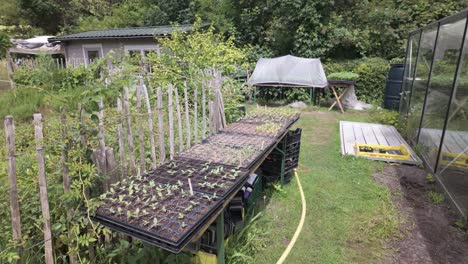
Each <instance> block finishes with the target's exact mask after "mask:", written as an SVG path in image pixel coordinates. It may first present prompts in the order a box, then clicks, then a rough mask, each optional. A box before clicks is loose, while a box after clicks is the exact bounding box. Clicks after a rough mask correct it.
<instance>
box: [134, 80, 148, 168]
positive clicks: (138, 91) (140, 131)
mask: <svg viewBox="0 0 468 264" xmlns="http://www.w3.org/2000/svg"><path fill="white" fill-rule="evenodd" d="M136 96H137V111H138V119H137V121H138V139H139V142H140V144H139V145H140V146H139V147H140V173H141V174H143V173H144V172H145V170H146V164H145V136H144V131H143V125H142V123H143V118H142V116H141V115H142V114H143V111H142V109H141V87H140V85H136Z"/></svg>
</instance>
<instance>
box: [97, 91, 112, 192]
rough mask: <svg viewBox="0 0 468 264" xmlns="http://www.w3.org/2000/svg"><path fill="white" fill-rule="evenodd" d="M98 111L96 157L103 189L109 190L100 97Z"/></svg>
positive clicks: (102, 105)
mask: <svg viewBox="0 0 468 264" xmlns="http://www.w3.org/2000/svg"><path fill="white" fill-rule="evenodd" d="M98 107H99V112H98V119H99V124H98V126H99V132H98V139H99V154H98V157H97V159H98V160H99V161H98V163H99V169H100V171H101V174H102V175H104V176H105V177H106V180H105V181H104V185H103V187H104V191H106V192H107V191H108V190H109V175H108V174H107V166H106V142H105V139H104V103H103V102H102V98H100V99H99V102H98Z"/></svg>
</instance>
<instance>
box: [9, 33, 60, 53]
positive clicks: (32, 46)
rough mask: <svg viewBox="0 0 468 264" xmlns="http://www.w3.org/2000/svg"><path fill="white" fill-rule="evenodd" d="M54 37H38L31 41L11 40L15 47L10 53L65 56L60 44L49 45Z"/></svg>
mask: <svg viewBox="0 0 468 264" xmlns="http://www.w3.org/2000/svg"><path fill="white" fill-rule="evenodd" d="M51 37H53V36H37V37H34V38H30V39H11V40H10V41H11V43H13V47H11V48H10V49H9V52H10V53H21V54H64V50H63V48H62V46H61V45H60V44H58V43H49V41H48V39H49V38H51Z"/></svg>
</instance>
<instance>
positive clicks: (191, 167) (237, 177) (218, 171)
mask: <svg viewBox="0 0 468 264" xmlns="http://www.w3.org/2000/svg"><path fill="white" fill-rule="evenodd" d="M247 173H248V171H247V170H246V169H241V168H237V167H234V166H229V165H225V164H216V163H210V162H206V161H200V160H194V159H184V158H181V157H177V158H176V159H174V160H172V161H170V162H166V163H165V164H163V165H161V166H160V167H158V168H157V169H156V170H154V171H152V172H149V173H147V174H145V175H143V180H142V182H143V184H150V183H151V182H156V183H164V184H171V185H178V186H180V187H181V188H182V189H183V190H184V191H189V190H190V186H189V181H188V180H189V179H190V183H191V184H192V189H193V190H194V191H196V192H199V193H204V194H208V195H214V194H216V196H220V197H226V196H229V195H230V194H231V193H232V191H233V190H234V189H236V187H238V186H239V185H240V184H242V183H244V182H245V180H246V179H247Z"/></svg>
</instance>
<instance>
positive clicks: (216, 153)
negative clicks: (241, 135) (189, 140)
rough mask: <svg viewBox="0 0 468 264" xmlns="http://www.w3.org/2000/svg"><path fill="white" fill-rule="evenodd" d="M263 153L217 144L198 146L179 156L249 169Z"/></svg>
mask: <svg viewBox="0 0 468 264" xmlns="http://www.w3.org/2000/svg"><path fill="white" fill-rule="evenodd" d="M261 154H262V151H261V150H259V149H257V148H253V147H248V146H246V147H244V148H239V147H231V146H228V145H221V144H215V143H204V144H197V145H195V146H193V147H191V148H190V149H188V150H186V151H184V152H182V153H180V154H179V157H181V158H188V159H203V160H204V161H208V162H211V163H220V164H225V165H230V166H238V167H242V168H246V167H248V165H249V164H251V163H252V162H254V161H255V159H256V157H258V156H259V155H261Z"/></svg>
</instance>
